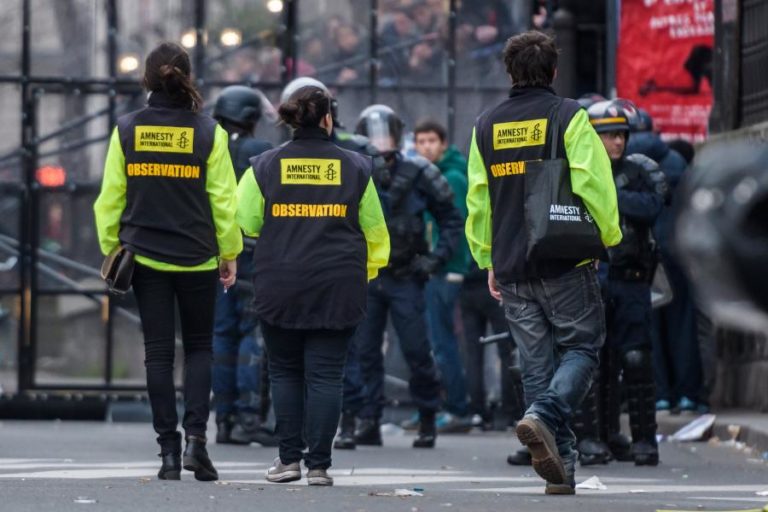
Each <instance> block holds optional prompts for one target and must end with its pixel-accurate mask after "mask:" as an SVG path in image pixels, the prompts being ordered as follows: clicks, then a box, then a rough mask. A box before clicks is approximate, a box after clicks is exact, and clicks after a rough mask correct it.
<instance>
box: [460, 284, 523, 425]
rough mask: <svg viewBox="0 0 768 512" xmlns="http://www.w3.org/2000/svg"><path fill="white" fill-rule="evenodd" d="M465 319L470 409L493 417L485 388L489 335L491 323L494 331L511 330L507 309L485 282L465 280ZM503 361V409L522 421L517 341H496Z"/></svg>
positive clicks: (512, 419)
mask: <svg viewBox="0 0 768 512" xmlns="http://www.w3.org/2000/svg"><path fill="white" fill-rule="evenodd" d="M460 297H461V318H462V322H463V323H464V346H463V349H464V358H465V359H464V360H465V364H466V372H467V387H468V389H469V398H470V403H469V408H470V412H471V413H472V414H479V415H481V416H482V417H483V418H484V419H487V418H488V416H489V412H488V407H487V402H486V399H487V396H486V389H485V345H481V344H480V337H481V336H485V333H486V329H487V328H488V324H489V323H490V324H491V330H492V331H493V333H494V334H501V333H503V332H506V331H508V329H509V328H508V327H507V321H506V319H505V318H504V308H502V307H501V305H500V304H499V303H498V301H496V300H495V299H494V298H493V297H491V294H490V293H489V292H488V285H487V284H486V282H485V281H480V282H469V283H467V282H465V283H464V286H463V287H462V289H461V296H460ZM496 347H497V349H498V353H499V360H500V361H501V408H502V414H503V415H505V416H507V417H508V418H509V419H510V421H517V420H519V419H520V418H521V417H522V415H523V412H524V411H525V407H524V404H523V403H522V393H521V383H520V382H516V381H515V378H514V375H513V372H512V366H514V363H515V355H516V354H515V351H514V342H512V341H511V340H501V341H499V342H497V343H496Z"/></svg>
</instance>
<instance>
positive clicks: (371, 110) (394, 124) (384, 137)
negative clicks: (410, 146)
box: [355, 104, 405, 155]
mask: <svg viewBox="0 0 768 512" xmlns="http://www.w3.org/2000/svg"><path fill="white" fill-rule="evenodd" d="M404 127H405V125H404V124H403V121H402V120H401V119H400V118H399V117H398V115H397V114H396V113H395V111H394V110H392V109H391V108H390V107H388V106H387V105H381V104H377V105H370V106H368V107H366V108H365V109H364V110H363V111H362V112H360V116H359V117H358V118H357V126H356V127H355V133H357V134H359V135H365V136H366V137H368V139H369V140H370V141H371V144H373V145H374V146H375V147H376V149H378V150H379V151H380V152H381V153H382V154H383V155H387V154H392V153H395V152H397V151H398V150H399V149H400V144H401V143H402V140H403V128H404Z"/></svg>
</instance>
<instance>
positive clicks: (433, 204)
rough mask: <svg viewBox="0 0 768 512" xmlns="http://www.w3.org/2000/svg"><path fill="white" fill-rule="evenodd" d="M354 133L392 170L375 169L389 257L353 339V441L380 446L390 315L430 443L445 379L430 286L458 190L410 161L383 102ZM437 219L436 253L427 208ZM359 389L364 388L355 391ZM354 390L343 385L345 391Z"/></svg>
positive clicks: (421, 438) (457, 227)
mask: <svg viewBox="0 0 768 512" xmlns="http://www.w3.org/2000/svg"><path fill="white" fill-rule="evenodd" d="M355 131H356V133H358V134H362V135H365V136H367V137H369V138H370V139H371V142H372V143H373V144H374V146H376V147H377V148H378V149H379V151H380V152H381V154H382V156H383V157H384V159H385V160H386V162H387V167H386V169H387V170H388V171H389V172H387V173H374V182H375V184H376V189H377V191H378V193H379V198H380V200H381V203H382V209H383V210H384V217H385V218H386V220H387V228H388V230H389V236H390V246H391V249H390V260H389V265H388V266H387V267H386V268H384V269H383V270H382V271H381V272H380V273H379V277H378V278H377V279H375V280H373V281H371V282H370V284H369V289H368V315H367V317H366V319H365V320H364V321H363V323H362V324H361V325H360V327H359V328H358V331H357V334H356V336H355V343H356V347H357V350H358V352H359V357H360V369H361V371H362V382H360V383H359V384H358V387H359V385H361V384H363V383H364V387H363V390H364V391H363V393H364V397H365V398H364V406H363V408H362V410H361V411H360V412H359V413H358V416H359V417H360V420H361V421H360V425H359V428H358V430H357V433H356V436H355V441H356V442H357V444H361V445H375V446H379V445H381V444H382V441H381V432H380V429H379V422H380V419H381V414H382V408H383V405H384V396H383V392H384V358H383V355H382V352H381V345H382V342H383V334H384V329H385V327H386V322H387V314H388V313H389V314H391V317H392V323H393V324H394V327H395V330H396V331H397V335H398V339H399V342H400V347H401V349H402V351H403V355H404V356H405V360H406V362H407V363H408V366H409V368H410V370H411V378H410V382H409V385H410V391H411V396H412V397H413V400H414V402H415V403H416V405H417V407H418V408H419V414H420V426H419V432H418V437H417V439H416V440H415V441H414V443H413V446H414V447H415V448H432V447H434V445H435V439H436V437H437V432H436V427H435V413H436V411H437V410H438V409H439V407H440V384H439V381H438V379H437V372H436V367H435V361H434V358H433V357H432V352H431V347H430V344H429V341H428V339H427V329H426V319H425V302H424V283H425V282H426V281H427V280H428V279H429V276H430V275H431V274H433V273H434V272H436V271H437V270H438V269H439V268H440V267H441V265H443V264H444V263H445V262H446V261H448V259H450V257H451V255H452V254H453V250H454V248H455V247H456V245H457V243H458V240H459V237H460V236H461V231H462V228H463V223H462V219H461V214H460V213H459V211H458V210H457V209H456V207H455V206H454V205H453V192H452V191H451V188H450V185H449V184H448V182H447V180H446V179H445V178H444V177H443V176H442V174H441V173H440V170H439V169H438V168H437V167H435V166H434V165H433V164H432V163H430V162H429V161H428V160H426V159H423V158H420V157H417V158H413V159H409V158H404V157H403V156H402V155H401V154H400V152H399V146H400V142H401V139H402V132H403V123H402V121H401V120H400V119H399V117H398V116H397V114H395V112H394V111H393V110H392V109H391V108H389V107H387V106H385V105H371V106H370V107H368V108H366V109H365V110H364V111H363V112H362V113H361V114H360V118H359V121H358V124H357V128H356V130H355ZM427 211H428V212H429V213H430V214H432V216H433V217H434V218H435V220H436V222H437V224H438V227H439V230H440V231H439V232H440V238H439V240H438V241H437V244H436V245H435V247H434V248H433V249H432V250H431V251H430V250H429V247H428V245H427V237H426V232H425V224H424V213H425V212H427ZM357 391H360V390H357ZM350 392H355V390H353V389H351V388H350V386H345V394H347V393H350Z"/></svg>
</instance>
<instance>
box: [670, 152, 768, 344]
mask: <svg viewBox="0 0 768 512" xmlns="http://www.w3.org/2000/svg"><path fill="white" fill-rule="evenodd" d="M766 168H768V148H767V147H766V146H765V145H761V144H758V143H752V142H750V141H746V140H745V141H720V142H717V143H713V144H710V145H708V146H707V147H705V148H704V149H702V150H701V151H700V152H699V153H698V154H697V155H696V158H695V160H694V162H693V165H692V168H691V171H690V173H688V174H687V175H686V177H685V178H684V179H683V182H682V183H681V185H680V195H679V201H680V203H679V208H678V212H677V216H676V219H675V240H676V247H677V248H678V249H679V251H680V256H681V259H682V261H683V263H684V266H683V268H685V269H686V273H687V275H688V276H690V278H691V280H692V282H693V284H694V287H695V289H696V295H697V297H698V298H699V300H700V302H701V304H702V307H703V309H704V312H705V313H706V315H707V316H708V317H710V318H711V319H712V321H713V322H716V323H718V324H719V325H722V326H725V327H735V328H739V329H749V330H754V331H757V332H765V330H766V329H767V328H768V315H767V313H768V273H766V272H765V271H764V270H763V266H764V265H765V261H767V260H768V233H766V226H767V225H768V223H767V222H766V220H767V219H768V181H767V179H766V178H767V176H768V175H766V173H765V169H766ZM712 276H717V279H712Z"/></svg>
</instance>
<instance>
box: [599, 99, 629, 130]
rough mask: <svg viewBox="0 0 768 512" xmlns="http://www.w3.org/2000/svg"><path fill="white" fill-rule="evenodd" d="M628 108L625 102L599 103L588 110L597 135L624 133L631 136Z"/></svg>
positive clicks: (610, 101) (609, 101)
mask: <svg viewBox="0 0 768 512" xmlns="http://www.w3.org/2000/svg"><path fill="white" fill-rule="evenodd" d="M627 107H628V105H627V103H625V101H624V100H606V101H599V102H597V103H595V104H593V105H592V106H591V107H589V109H588V110H587V114H589V123H590V124H591V125H592V126H593V127H594V128H595V131H596V132H597V133H607V132H614V131H623V132H627V136H629V116H630V112H628V108H627ZM635 112H636V110H635Z"/></svg>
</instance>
